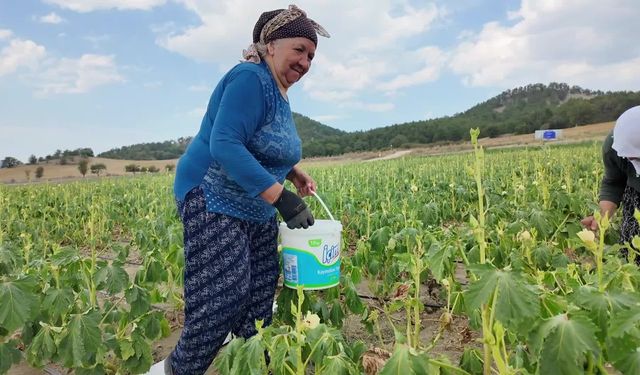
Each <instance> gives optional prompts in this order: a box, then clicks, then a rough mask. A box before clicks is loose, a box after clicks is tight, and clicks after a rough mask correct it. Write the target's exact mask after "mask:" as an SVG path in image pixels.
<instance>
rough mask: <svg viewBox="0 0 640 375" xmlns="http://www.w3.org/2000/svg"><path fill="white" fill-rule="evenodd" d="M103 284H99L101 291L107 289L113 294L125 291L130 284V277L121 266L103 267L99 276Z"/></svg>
mask: <svg viewBox="0 0 640 375" xmlns="http://www.w3.org/2000/svg"><path fill="white" fill-rule="evenodd" d="M97 278H98V280H100V281H101V282H100V283H99V284H98V288H99V289H106V290H107V292H109V293H111V294H116V293H119V292H121V291H123V290H124V289H125V288H126V287H127V285H128V284H129V275H128V274H127V271H125V270H124V268H122V266H121V265H119V264H116V263H115V262H114V264H112V265H110V266H107V267H103V268H101V269H100V271H99V275H98V276H97Z"/></svg>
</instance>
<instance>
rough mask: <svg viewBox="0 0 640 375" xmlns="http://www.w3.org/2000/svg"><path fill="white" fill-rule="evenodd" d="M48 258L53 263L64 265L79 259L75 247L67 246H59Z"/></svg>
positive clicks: (59, 265)
mask: <svg viewBox="0 0 640 375" xmlns="http://www.w3.org/2000/svg"><path fill="white" fill-rule="evenodd" d="M49 259H50V260H51V263H53V265H55V266H58V267H64V266H68V265H70V264H72V263H75V262H77V261H79V260H80V259H81V258H80V253H79V252H78V250H77V249H76V248H73V247H70V246H67V247H62V248H60V249H59V250H58V251H56V252H55V253H54V254H53V255H52V256H51V257H50V258H49Z"/></svg>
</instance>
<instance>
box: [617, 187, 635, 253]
mask: <svg viewBox="0 0 640 375" xmlns="http://www.w3.org/2000/svg"><path fill="white" fill-rule="evenodd" d="M636 209H638V210H640V192H637V191H636V190H635V189H634V188H632V187H631V186H627V187H626V188H625V189H624V195H623V196H622V224H621V225H620V243H625V242H629V243H631V240H633V237H634V236H638V235H640V225H638V220H636V218H635V217H634V216H633V213H634V212H635V210H636ZM636 250H640V249H636ZM622 253H623V254H624V255H625V256H626V255H627V250H626V249H623V250H622ZM636 264H638V265H640V256H637V257H636Z"/></svg>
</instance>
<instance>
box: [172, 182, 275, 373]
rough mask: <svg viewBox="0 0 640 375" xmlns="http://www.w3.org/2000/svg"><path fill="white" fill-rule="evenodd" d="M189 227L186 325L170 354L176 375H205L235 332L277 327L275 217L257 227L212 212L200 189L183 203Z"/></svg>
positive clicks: (180, 204)
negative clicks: (273, 320) (258, 324)
mask: <svg viewBox="0 0 640 375" xmlns="http://www.w3.org/2000/svg"><path fill="white" fill-rule="evenodd" d="M178 210H179V213H180V218H181V220H182V223H183V225H184V251H185V271H184V299H185V322H184V329H183V331H182V334H181V336H180V340H179V341H178V343H177V344H176V347H175V349H174V351H173V352H172V354H171V355H170V357H169V358H170V361H171V365H172V368H173V373H174V374H175V375H183V374H185V375H187V374H188V375H191V374H194V375H195V374H203V373H204V372H205V371H206V370H207V368H208V367H209V366H210V364H211V362H212V361H213V359H214V357H215V356H216V354H217V353H218V351H219V350H220V347H221V346H222V343H223V341H224V339H225V337H226V336H227V334H228V333H229V332H233V333H234V334H235V335H236V336H240V337H245V338H248V337H251V336H253V335H255V334H256V329H255V321H256V320H260V319H262V320H264V322H265V326H266V325H268V324H270V323H271V318H272V306H273V299H274V294H275V290H276V283H277V279H278V273H279V268H278V254H277V235H278V225H277V221H276V218H275V216H274V217H273V218H272V219H270V220H269V221H267V222H264V223H257V222H250V221H246V220H241V219H237V218H234V217H230V216H227V215H223V214H217V213H212V212H208V211H207V209H206V206H205V198H204V194H203V192H202V190H201V189H200V188H195V189H193V190H192V191H190V192H189V194H187V196H186V198H185V201H184V202H178Z"/></svg>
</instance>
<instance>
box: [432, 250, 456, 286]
mask: <svg viewBox="0 0 640 375" xmlns="http://www.w3.org/2000/svg"><path fill="white" fill-rule="evenodd" d="M454 251H455V250H454V249H453V248H452V247H451V246H445V245H442V244H439V243H437V242H435V243H433V244H432V245H431V247H430V248H429V252H428V256H427V258H428V260H429V270H431V273H432V274H433V277H435V279H436V280H437V281H440V280H442V279H444V278H446V277H447V276H449V272H450V269H451V258H453V256H454Z"/></svg>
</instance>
